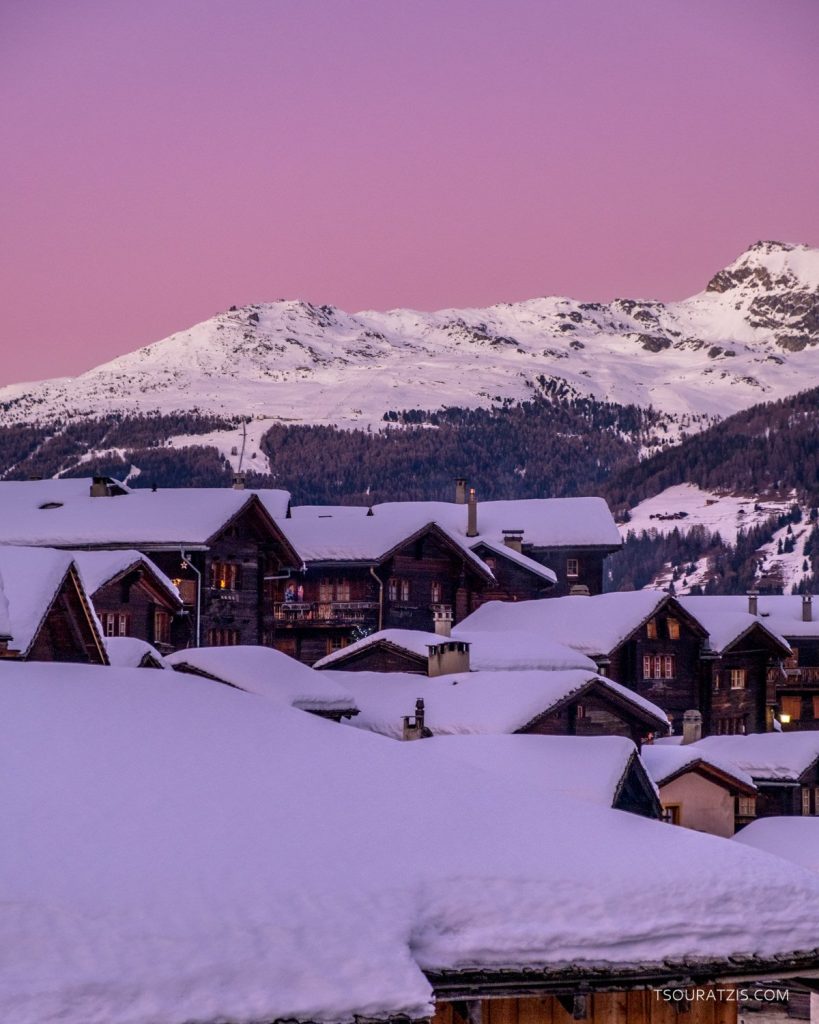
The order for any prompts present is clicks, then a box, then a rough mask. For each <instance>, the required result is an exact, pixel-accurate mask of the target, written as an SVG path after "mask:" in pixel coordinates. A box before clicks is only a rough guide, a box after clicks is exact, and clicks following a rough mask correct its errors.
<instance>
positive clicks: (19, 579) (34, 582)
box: [0, 545, 73, 655]
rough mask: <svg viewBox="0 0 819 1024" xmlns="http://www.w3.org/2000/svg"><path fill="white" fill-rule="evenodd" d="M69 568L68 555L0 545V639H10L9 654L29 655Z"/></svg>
mask: <svg viewBox="0 0 819 1024" xmlns="http://www.w3.org/2000/svg"><path fill="white" fill-rule="evenodd" d="M72 564H73V560H72V557H71V554H70V553H69V552H67V551H55V550H54V549H52V548H26V547H8V546H3V545H0V590H2V591H3V592H4V594H5V598H6V610H7V622H6V623H5V624H3V623H2V622H0V635H2V634H3V632H7V633H8V634H10V635H11V637H12V640H11V642H10V643H9V647H10V648H11V649H12V650H15V651H20V653H21V654H23V655H25V653H26V652H27V651H28V649H29V647H30V646H31V643H32V641H33V640H34V638H35V637H36V635H37V632H38V631H39V629H40V625H41V624H42V621H43V619H44V618H45V616H46V613H47V612H48V609H49V608H50V607H51V603H52V601H53V600H54V598H55V596H56V594H57V591H58V589H59V587H60V584H61V583H62V582H63V580H64V579H65V575H66V573H67V572H68V570H69V569H70V568H71V566H72ZM0 618H2V615H0Z"/></svg>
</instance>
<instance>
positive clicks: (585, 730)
mask: <svg viewBox="0 0 819 1024" xmlns="http://www.w3.org/2000/svg"><path fill="white" fill-rule="evenodd" d="M661 729H662V723H660V722H658V721H657V720H656V719H655V718H654V717H653V716H652V715H650V714H649V713H648V712H647V711H643V710H642V708H640V707H638V706H637V705H635V704H632V703H631V702H629V701H628V700H626V699H624V698H621V697H619V696H618V695H617V694H615V693H614V692H613V690H612V689H611V688H609V687H606V686H605V684H604V683H601V682H599V681H596V680H595V679H594V678H592V679H590V680H589V682H588V684H587V685H586V686H585V687H583V689H582V690H580V691H578V692H576V693H575V694H573V695H572V696H571V697H569V698H567V699H566V700H565V701H562V702H561V703H559V704H557V705H555V706H554V707H552V708H550V709H549V710H548V711H546V712H544V714H542V715H539V716H538V717H537V718H535V719H534V720H533V721H531V722H529V723H528V724H527V725H525V726H524V727H523V728H522V729H519V730H518V732H521V733H526V734H535V735H539V736H625V737H627V738H628V739H630V740H632V741H633V742H634V743H635V744H636V745H637V748H638V749H639V748H640V747H641V745H642V743H643V740H644V739H646V738H647V737H649V736H653V735H655V734H656V732H657V731H658V730H661Z"/></svg>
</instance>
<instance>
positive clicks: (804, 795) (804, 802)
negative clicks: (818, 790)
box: [802, 786, 810, 815]
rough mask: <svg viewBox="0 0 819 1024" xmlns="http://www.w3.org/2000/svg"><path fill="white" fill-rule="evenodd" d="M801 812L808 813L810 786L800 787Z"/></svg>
mask: <svg viewBox="0 0 819 1024" xmlns="http://www.w3.org/2000/svg"><path fill="white" fill-rule="evenodd" d="M802 814H804V815H808V814H810V786H803V787H802Z"/></svg>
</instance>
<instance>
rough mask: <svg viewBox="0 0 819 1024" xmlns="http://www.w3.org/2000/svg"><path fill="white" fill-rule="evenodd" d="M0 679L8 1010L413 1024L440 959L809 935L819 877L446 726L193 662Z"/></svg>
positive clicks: (755, 942)
mask: <svg viewBox="0 0 819 1024" xmlns="http://www.w3.org/2000/svg"><path fill="white" fill-rule="evenodd" d="M0 676H2V685H1V686H0V749H2V751H3V760H4V770H3V772H2V773H0V805H2V807H3V824H4V828H5V829H6V831H7V832H8V834H9V835H13V836H14V837H15V839H16V841H15V842H13V843H3V844H0V876H2V878H3V899H4V912H3V914H2V915H0V948H2V949H3V957H2V958H0V1017H2V1019H4V1020H9V1021H12V1020H13V1021H15V1022H19V1024H23V1022H26V1021H43V1020H56V1019H58V1018H59V1019H60V1021H61V1022H62V1024H88V1022H89V1021H90V1020H99V1021H105V1022H106V1024H132V1022H134V1021H136V1020H139V1021H148V1020H152V1021H155V1020H162V1021H163V1022H164V1024H182V1022H185V1021H192V1020H196V1021H202V1022H215V1021H217V1020H228V1019H229V1020H243V1021H248V1020H282V1019H287V1020H294V1021H315V1022H321V1024H330V1022H333V1024H340V1022H344V1024H349V1022H350V1021H351V1020H352V1019H353V1017H354V1016H360V1017H362V1018H369V1019H386V1018H389V1017H392V1016H397V1015H399V1014H404V1015H406V1016H407V1017H408V1018H413V1019H417V1018H421V1017H428V1016H431V1014H432V1012H433V1000H432V989H431V984H430V982H429V981H428V980H427V978H426V977H425V975H424V973H423V972H424V971H425V970H427V971H437V972H441V971H444V972H446V971H452V970H457V969H459V968H461V967H463V966H465V965H467V966H474V967H476V968H477V969H485V970H488V971H491V970H494V969H501V968H513V969H521V970H522V969H528V968H531V969H532V970H533V971H536V972H554V973H557V972H560V971H562V970H564V969H565V967H566V965H568V964H571V965H572V968H573V971H574V972H575V977H576V978H582V976H583V973H584V970H585V969H586V968H588V970H589V972H590V973H591V972H592V971H593V970H598V971H599V970H601V969H605V970H607V971H609V972H610V973H611V974H612V975H614V976H616V975H617V973H618V972H619V971H620V970H622V969H631V970H634V969H643V970H645V971H646V973H648V971H649V965H652V966H653V973H654V976H655V977H656V976H657V970H658V965H662V964H663V963H666V964H668V965H669V966H667V967H666V968H660V969H661V970H667V971H668V972H669V975H670V976H671V977H675V976H678V975H679V971H680V970H689V969H690V963H691V959H694V958H696V959H698V960H699V961H701V962H703V961H704V962H706V963H709V962H715V963H716V964H718V965H720V966H718V967H717V969H716V970H715V971H713V973H714V975H715V976H716V977H721V974H720V970H723V971H724V972H725V975H726V976H727V975H729V974H730V975H732V976H736V974H737V972H738V970H740V968H741V964H738V963H737V962H735V961H731V960H729V958H731V957H740V958H742V957H746V958H747V957H750V956H754V957H756V958H757V962H758V961H759V960H760V959H761V960H765V961H769V962H772V961H773V959H774V957H777V956H785V955H792V954H795V953H802V952H804V954H805V958H806V959H807V956H808V955H813V954H812V953H809V951H812V950H813V949H814V947H816V945H817V935H816V906H817V904H819V880H817V879H816V877H815V876H814V875H812V874H811V873H809V872H807V871H802V870H800V869H799V868H797V867H793V868H791V869H789V870H787V871H785V870H783V869H782V866H781V862H779V861H773V860H772V859H771V858H770V857H769V856H766V855H763V854H760V853H759V852H758V851H756V850H752V849H749V848H747V847H744V846H742V845H741V844H739V843H735V842H730V841H728V840H724V839H719V838H716V837H713V836H708V835H702V834H700V833H697V832H694V831H692V830H682V829H679V830H678V829H669V828H668V827H667V826H665V825H664V824H663V823H661V822H655V821H649V820H646V819H643V818H640V817H636V816H634V815H630V814H623V813H621V812H619V811H615V810H611V809H609V808H605V807H601V806H596V805H594V804H593V803H589V802H585V801H581V800H575V799H571V798H569V797H566V796H563V795H561V794H558V793H555V792H551V791H550V790H549V788H548V787H547V786H543V785H541V784H540V783H539V782H538V779H537V777H532V778H531V779H530V780H529V782H528V785H527V786H526V787H525V788H523V789H521V788H520V787H517V788H513V786H512V785H510V782H509V780H508V779H505V778H504V775H503V769H502V768H501V769H499V770H497V771H496V770H495V766H493V765H492V764H491V763H487V764H486V765H485V766H483V767H481V766H480V765H469V766H466V765H464V766H460V765H458V763H457V761H456V760H455V758H454V757H453V756H451V755H450V754H449V753H448V750H447V745H446V743H444V742H441V743H437V742H428V741H423V742H420V743H394V742H388V741H386V740H384V739H382V738H381V737H377V736H372V735H367V734H365V733H362V732H361V731H360V730H353V729H349V728H345V727H343V726H339V725H337V724H335V723H331V722H326V721H322V720H320V719H318V718H315V717H314V716H311V715H303V714H299V713H297V712H295V711H293V710H292V709H290V708H287V707H282V706H281V705H277V704H275V703H273V702H270V701H266V700H263V699H261V698H259V697H256V696H255V695H252V694H239V693H237V691H236V690H235V689H231V688H229V687H226V686H220V685H218V684H215V683H210V682H209V681H207V680H202V679H198V680H196V679H192V678H191V677H190V676H184V675H182V674H178V673H175V674H173V675H171V674H169V673H159V672H146V671H141V670H136V669H114V668H94V667H90V666H79V665H59V666H54V665H46V664H39V665H33V664H8V665H6V664H0ZM511 836H515V837H517V839H516V841H514V842H510V837H511ZM430 837H433V838H434V856H431V855H430V841H431V839H430ZM591 883H593V884H591ZM714 908H718V912H715V909H714ZM683 962H685V963H684V964H683ZM603 965H605V966H603ZM747 969H748V968H746V970H747ZM675 972H676V973H675Z"/></svg>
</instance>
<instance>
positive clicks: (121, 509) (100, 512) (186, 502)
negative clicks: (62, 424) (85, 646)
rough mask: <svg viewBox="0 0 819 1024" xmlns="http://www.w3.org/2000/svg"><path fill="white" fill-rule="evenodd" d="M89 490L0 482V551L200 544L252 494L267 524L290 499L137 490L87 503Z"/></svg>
mask: <svg viewBox="0 0 819 1024" xmlns="http://www.w3.org/2000/svg"><path fill="white" fill-rule="evenodd" d="M80 485H82V486H80ZM90 486H91V481H90V480H89V479H87V478H86V479H83V480H79V481H77V480H26V481H7V480H3V481H0V505H2V508H3V516H2V519H0V544H36V545H39V546H49V547H72V546H77V547H84V546H86V545H91V546H98V547H101V546H104V545H117V546H126V545H127V546H130V547H135V548H141V547H145V546H146V545H153V544H159V545H162V544H171V545H177V544H178V545H183V544H205V543H206V542H207V541H208V540H209V539H210V538H211V537H212V536H213V535H214V534H215V533H218V531H219V530H220V529H221V528H222V527H223V526H224V525H225V523H227V522H229V521H230V520H231V519H232V518H233V517H234V516H235V515H237V514H238V513H239V511H240V510H241V509H242V508H243V507H244V506H245V505H246V504H247V503H248V502H249V501H251V500H252V498H253V496H254V495H256V496H257V497H258V499H259V500H260V502H261V503H262V505H263V506H264V507H265V509H266V510H267V512H268V513H269V515H270V516H271V517H274V518H276V517H279V518H282V517H284V516H285V515H286V513H287V503H288V501H289V499H290V495H289V494H288V492H287V491H275V490H260V491H251V490H237V489H234V488H232V487H174V488H160V489H158V490H156V491H152V490H149V489H147V488H144V489H139V490H132V491H129V492H128V493H126V494H118V495H115V496H112V497H96V498H92V497H91V496H90Z"/></svg>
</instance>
